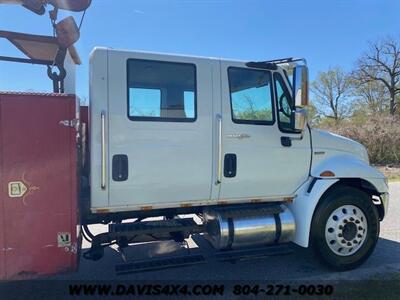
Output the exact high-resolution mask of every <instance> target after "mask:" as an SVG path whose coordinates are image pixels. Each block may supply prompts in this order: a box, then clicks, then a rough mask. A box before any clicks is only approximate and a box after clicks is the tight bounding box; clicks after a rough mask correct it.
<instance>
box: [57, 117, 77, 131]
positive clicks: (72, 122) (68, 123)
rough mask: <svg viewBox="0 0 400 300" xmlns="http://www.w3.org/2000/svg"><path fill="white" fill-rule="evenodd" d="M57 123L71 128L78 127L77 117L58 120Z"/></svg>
mask: <svg viewBox="0 0 400 300" xmlns="http://www.w3.org/2000/svg"><path fill="white" fill-rule="evenodd" d="M58 124H59V125H62V126H65V127H71V128H76V129H77V128H78V125H79V119H72V120H62V121H60V122H58Z"/></svg>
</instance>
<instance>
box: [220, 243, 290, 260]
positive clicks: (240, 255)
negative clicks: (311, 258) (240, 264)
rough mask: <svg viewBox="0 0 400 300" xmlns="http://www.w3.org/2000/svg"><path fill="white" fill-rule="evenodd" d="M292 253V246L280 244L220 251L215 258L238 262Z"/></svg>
mask: <svg viewBox="0 0 400 300" xmlns="http://www.w3.org/2000/svg"><path fill="white" fill-rule="evenodd" d="M290 253H293V249H292V247H291V245H290V244H278V245H272V246H266V247H261V248H247V249H237V250H226V251H220V252H218V253H216V254H215V255H214V256H215V257H216V259H217V260H218V261H228V262H236V261H241V260H249V259H256V258H262V257H265V256H275V255H286V254H290Z"/></svg>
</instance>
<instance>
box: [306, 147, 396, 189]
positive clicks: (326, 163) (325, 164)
mask: <svg viewBox="0 0 400 300" xmlns="http://www.w3.org/2000/svg"><path fill="white" fill-rule="evenodd" d="M324 171H331V172H333V173H334V176H330V177H329V178H331V179H334V178H335V179H340V178H360V179H364V180H366V181H368V182H369V183H371V184H372V185H373V186H374V187H375V188H376V190H377V191H378V192H379V193H380V194H383V193H387V192H388V186H387V183H386V177H385V175H383V174H382V173H381V172H379V171H378V170H377V169H375V168H374V167H371V166H370V165H369V164H367V163H366V162H365V161H363V160H361V159H359V158H357V157H355V156H353V155H351V154H339V155H335V156H331V157H328V158H327V159H324V160H319V161H318V162H317V163H315V165H313V166H312V168H311V176H313V177H316V178H327V177H324V176H321V173H322V172H324Z"/></svg>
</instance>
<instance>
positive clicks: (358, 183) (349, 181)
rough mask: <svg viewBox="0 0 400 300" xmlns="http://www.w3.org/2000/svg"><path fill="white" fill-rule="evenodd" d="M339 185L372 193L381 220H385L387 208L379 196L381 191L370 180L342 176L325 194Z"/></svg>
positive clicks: (372, 199)
mask: <svg viewBox="0 0 400 300" xmlns="http://www.w3.org/2000/svg"><path fill="white" fill-rule="evenodd" d="M338 185H342V186H343V185H345V186H351V187H354V188H356V189H359V190H361V191H363V192H365V193H367V194H368V195H370V197H371V201H372V203H373V204H374V205H375V207H376V208H377V210H378V214H379V220H380V221H382V220H383V218H384V216H385V209H384V207H383V204H382V201H381V199H380V196H379V195H380V193H379V192H378V191H377V189H376V188H375V186H373V185H372V184H371V183H370V182H368V181H367V180H365V179H361V178H341V179H339V181H338V182H336V183H335V184H333V185H332V186H331V187H330V188H329V189H328V190H326V191H325V193H324V195H325V194H326V193H328V192H329V191H330V190H331V189H334V188H336V187H337V186H338ZM324 195H323V196H324ZM321 198H322V197H321Z"/></svg>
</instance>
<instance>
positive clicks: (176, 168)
mask: <svg viewBox="0 0 400 300" xmlns="http://www.w3.org/2000/svg"><path fill="white" fill-rule="evenodd" d="M215 64H216V65H217V66H218V62H217V61H215ZM108 78H109V79H108V89H109V93H108V122H109V124H108V131H109V132H108V166H109V167H108V185H109V187H106V189H107V188H109V206H110V207H111V208H112V207H115V208H116V210H131V209H150V208H153V209H154V208H165V207H179V206H185V205H189V204H187V203H189V202H191V204H194V203H193V202H198V203H202V202H203V201H207V200H209V199H210V196H211V185H212V155H213V154H212V110H213V107H212V105H213V90H212V80H213V79H212V63H211V62H210V60H207V59H198V58H187V57H180V56H167V55H158V54H146V53H133V52H122V51H112V50H109V51H108ZM111 210H112V209H111Z"/></svg>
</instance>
